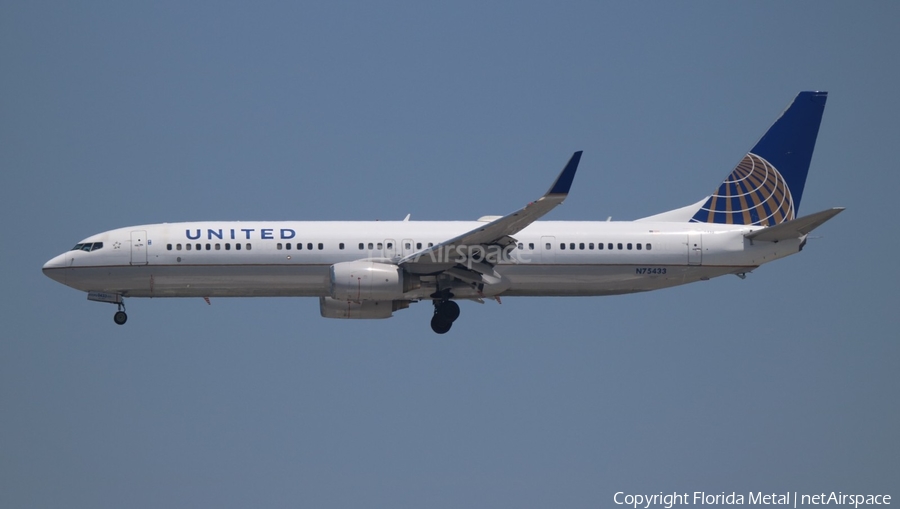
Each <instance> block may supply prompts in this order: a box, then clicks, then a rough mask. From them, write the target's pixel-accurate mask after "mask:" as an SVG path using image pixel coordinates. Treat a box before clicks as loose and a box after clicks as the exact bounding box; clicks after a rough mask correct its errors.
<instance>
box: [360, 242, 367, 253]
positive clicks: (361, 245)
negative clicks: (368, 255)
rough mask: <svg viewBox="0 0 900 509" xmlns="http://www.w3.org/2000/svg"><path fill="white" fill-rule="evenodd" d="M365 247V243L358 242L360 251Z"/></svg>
mask: <svg viewBox="0 0 900 509" xmlns="http://www.w3.org/2000/svg"><path fill="white" fill-rule="evenodd" d="M365 248H366V245H365V244H363V243H362V242H360V243H359V249H360V251H362V250H363V249H365Z"/></svg>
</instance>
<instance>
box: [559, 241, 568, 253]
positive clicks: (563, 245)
mask: <svg viewBox="0 0 900 509" xmlns="http://www.w3.org/2000/svg"><path fill="white" fill-rule="evenodd" d="M559 248H560V249H562V250H563V251H565V250H566V243H565V242H560V243H559Z"/></svg>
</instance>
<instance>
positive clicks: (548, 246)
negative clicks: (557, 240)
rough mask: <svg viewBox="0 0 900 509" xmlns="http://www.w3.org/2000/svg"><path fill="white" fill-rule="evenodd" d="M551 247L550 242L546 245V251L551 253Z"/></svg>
mask: <svg viewBox="0 0 900 509" xmlns="http://www.w3.org/2000/svg"><path fill="white" fill-rule="evenodd" d="M550 247H551V246H550V243H549V242H548V243H546V244H544V249H546V250H547V251H550Z"/></svg>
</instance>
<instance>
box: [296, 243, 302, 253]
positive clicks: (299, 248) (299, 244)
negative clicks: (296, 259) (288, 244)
mask: <svg viewBox="0 0 900 509" xmlns="http://www.w3.org/2000/svg"><path fill="white" fill-rule="evenodd" d="M302 250H303V243H302V242H298V243H297V251H302Z"/></svg>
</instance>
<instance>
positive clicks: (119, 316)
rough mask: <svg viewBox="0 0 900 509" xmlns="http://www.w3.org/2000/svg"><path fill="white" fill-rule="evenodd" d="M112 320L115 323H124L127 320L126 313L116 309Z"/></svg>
mask: <svg viewBox="0 0 900 509" xmlns="http://www.w3.org/2000/svg"><path fill="white" fill-rule="evenodd" d="M113 321H114V322H116V324H117V325H124V324H125V322H127V321H128V315H126V314H125V312H124V311H116V314H114V315H113Z"/></svg>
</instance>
